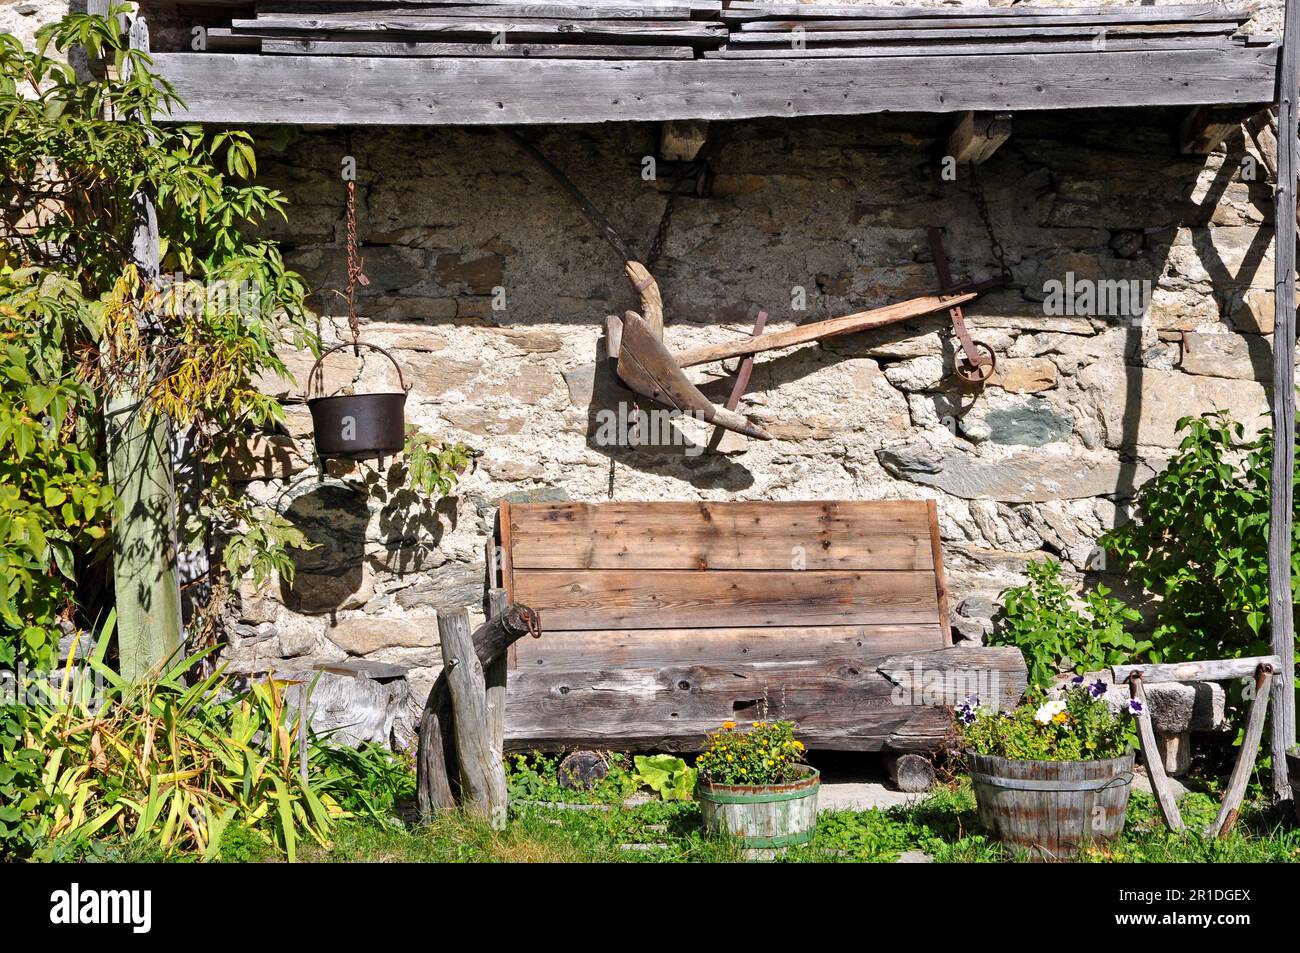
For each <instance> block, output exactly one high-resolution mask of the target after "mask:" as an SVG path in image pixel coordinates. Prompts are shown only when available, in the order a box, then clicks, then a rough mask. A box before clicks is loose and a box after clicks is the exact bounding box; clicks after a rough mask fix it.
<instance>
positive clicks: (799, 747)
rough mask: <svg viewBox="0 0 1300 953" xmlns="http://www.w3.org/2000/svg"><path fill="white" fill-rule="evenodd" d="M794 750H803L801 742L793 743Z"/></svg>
mask: <svg viewBox="0 0 1300 953" xmlns="http://www.w3.org/2000/svg"><path fill="white" fill-rule="evenodd" d="M794 750H795V751H802V750H803V742H802V741H796V742H794Z"/></svg>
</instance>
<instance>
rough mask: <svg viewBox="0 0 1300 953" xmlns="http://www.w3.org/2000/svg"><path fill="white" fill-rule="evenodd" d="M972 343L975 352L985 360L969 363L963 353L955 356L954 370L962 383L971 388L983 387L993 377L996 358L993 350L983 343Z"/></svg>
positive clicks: (995, 368) (996, 364) (996, 362)
mask: <svg viewBox="0 0 1300 953" xmlns="http://www.w3.org/2000/svg"><path fill="white" fill-rule="evenodd" d="M972 343H973V344H974V345H975V350H977V351H978V352H979V355H980V357H981V358H984V359H985V360H981V361H978V362H975V361H971V360H970V359H969V358H967V357H966V355H965V354H964V353H961V354H958V355H957V360H956V367H955V368H954V370H955V372H956V374H957V377H958V378H959V379H960V380H961V381H962V383H964V384H968V385H970V386H972V387H983V386H984V385H985V384H987V383H988V380H989V378H990V377H992V376H993V372H994V371H995V370H997V366H998V356H997V354H995V353H994V351H993V348H991V347H989V346H988V345H987V344H985V343H984V342H983V341H974V342H972Z"/></svg>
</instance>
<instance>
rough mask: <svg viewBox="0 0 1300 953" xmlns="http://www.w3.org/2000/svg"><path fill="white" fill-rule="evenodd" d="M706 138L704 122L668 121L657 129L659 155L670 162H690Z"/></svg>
mask: <svg viewBox="0 0 1300 953" xmlns="http://www.w3.org/2000/svg"><path fill="white" fill-rule="evenodd" d="M708 137H709V124H708V122H707V121H706V120H703V119H669V120H668V121H666V122H665V123H664V124H663V125H662V126H660V127H659V155H661V156H662V157H663V158H665V159H667V160H668V161H670V162H691V161H693V160H694V159H695V157H696V156H697V155H699V154H700V150H701V149H703V148H704V140H706V139H707V138H708Z"/></svg>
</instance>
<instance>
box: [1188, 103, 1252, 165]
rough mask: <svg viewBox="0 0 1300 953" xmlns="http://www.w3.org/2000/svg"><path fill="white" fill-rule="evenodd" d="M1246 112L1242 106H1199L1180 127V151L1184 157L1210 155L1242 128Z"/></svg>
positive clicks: (1189, 113)
mask: <svg viewBox="0 0 1300 953" xmlns="http://www.w3.org/2000/svg"><path fill="white" fill-rule="evenodd" d="M1245 112H1246V111H1245V110H1244V109H1243V108H1242V107H1240V106H1197V107H1196V108H1195V109H1193V110H1191V111H1190V112H1188V114H1187V115H1186V116H1184V117H1183V121H1182V123H1181V124H1180V125H1179V127H1178V144H1179V149H1180V150H1181V151H1182V153H1183V154H1184V155H1209V154H1210V153H1211V152H1213V151H1214V150H1215V149H1217V148H1219V146H1220V145H1222V144H1223V140H1225V139H1227V138H1228V136H1230V135H1232V133H1233V132H1235V131H1236V130H1237V129H1240V128H1241V123H1242V121H1243V120H1244V119H1245V118H1246V116H1245Z"/></svg>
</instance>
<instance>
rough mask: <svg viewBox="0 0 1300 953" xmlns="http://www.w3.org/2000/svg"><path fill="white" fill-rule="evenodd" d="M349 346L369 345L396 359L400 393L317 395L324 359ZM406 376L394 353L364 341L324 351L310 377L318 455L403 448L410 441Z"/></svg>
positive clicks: (379, 454) (355, 455) (362, 456)
mask: <svg viewBox="0 0 1300 953" xmlns="http://www.w3.org/2000/svg"><path fill="white" fill-rule="evenodd" d="M347 347H368V348H370V349H371V350H374V351H378V352H379V353H380V354H382V355H384V357H386V358H388V359H389V360H390V361H392V362H393V366H394V367H396V368H397V379H398V381H399V382H400V384H401V388H402V389H401V391H400V392H398V393H380V394H339V395H336V396H333V397H313V396H312V387H313V385H314V384H315V381H316V377H317V376H318V372H319V370H320V366H321V362H322V361H324V360H325V358H326V357H328V356H329V355H330V354H332V353H334V352H335V351H339V350H342V349H343V348H347ZM406 392H407V387H406V380H405V378H404V377H403V376H402V367H401V365H400V364H398V363H397V360H396V359H395V358H394V357H393V355H391V354H389V353H388V352H387V351H386V350H384V349H383V348H382V347H379V346H378V345H376V344H366V343H365V342H363V341H358V342H355V343H353V342H349V343H347V344H337V345H335V346H334V347H332V348H330V349H329V350H327V351H325V352H323V353H322V354H321V356H320V358H319V359H318V360H317V361H316V363H315V364H314V365H313V366H312V369H311V373H310V374H309V375H308V377H307V407H308V408H309V409H310V410H311V422H312V433H313V436H314V438H315V441H316V455H317V456H318V457H320V458H321V459H322V460H328V459H343V460H369V459H374V458H378V459H379V460H381V461H382V460H383V458H384V457H386V456H391V455H393V454H396V453H399V452H401V450H402V448H403V447H404V446H405V445H406Z"/></svg>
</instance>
